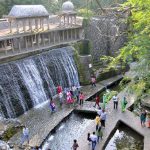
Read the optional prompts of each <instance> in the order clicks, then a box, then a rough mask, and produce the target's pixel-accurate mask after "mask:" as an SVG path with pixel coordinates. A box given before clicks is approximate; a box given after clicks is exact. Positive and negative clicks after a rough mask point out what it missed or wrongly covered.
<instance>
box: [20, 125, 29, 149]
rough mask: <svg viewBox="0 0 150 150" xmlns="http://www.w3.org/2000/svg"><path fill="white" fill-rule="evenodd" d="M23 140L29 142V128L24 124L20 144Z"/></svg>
mask: <svg viewBox="0 0 150 150" xmlns="http://www.w3.org/2000/svg"><path fill="white" fill-rule="evenodd" d="M25 141H27V143H28V144H29V129H28V128H27V127H26V126H24V128H23V131H22V138H21V146H22V145H23V143H24V142H25Z"/></svg>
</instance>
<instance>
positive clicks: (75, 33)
mask: <svg viewBox="0 0 150 150" xmlns="http://www.w3.org/2000/svg"><path fill="white" fill-rule="evenodd" d="M74 35H75V40H76V39H77V32H76V29H74Z"/></svg>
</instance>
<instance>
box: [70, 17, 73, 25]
mask: <svg viewBox="0 0 150 150" xmlns="http://www.w3.org/2000/svg"><path fill="white" fill-rule="evenodd" d="M70 19H71V22H70V23H71V26H72V24H73V22H72V16H70Z"/></svg>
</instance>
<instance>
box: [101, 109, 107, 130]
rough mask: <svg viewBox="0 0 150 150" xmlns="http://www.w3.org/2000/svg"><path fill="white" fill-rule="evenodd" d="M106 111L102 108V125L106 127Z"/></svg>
mask: <svg viewBox="0 0 150 150" xmlns="http://www.w3.org/2000/svg"><path fill="white" fill-rule="evenodd" d="M106 115H107V113H106V111H105V109H103V110H102V113H101V117H100V118H101V126H102V127H104V128H105V122H106Z"/></svg>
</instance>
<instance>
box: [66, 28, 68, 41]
mask: <svg viewBox="0 0 150 150" xmlns="http://www.w3.org/2000/svg"><path fill="white" fill-rule="evenodd" d="M66 32H67V41H68V39H69V36H68V30H66Z"/></svg>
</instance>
